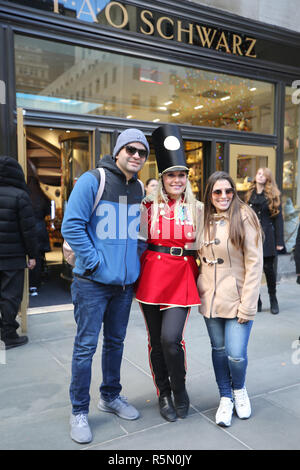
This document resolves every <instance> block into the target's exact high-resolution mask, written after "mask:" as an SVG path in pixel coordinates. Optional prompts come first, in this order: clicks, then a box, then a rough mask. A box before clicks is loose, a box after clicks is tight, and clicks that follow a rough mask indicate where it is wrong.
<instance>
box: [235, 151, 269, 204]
mask: <svg viewBox="0 0 300 470" xmlns="http://www.w3.org/2000/svg"><path fill="white" fill-rule="evenodd" d="M275 162H276V149H275V147H265V146H257V145H236V144H231V145H230V165H229V173H230V175H231V177H232V178H233V179H234V181H235V183H236V187H237V191H238V193H239V195H240V197H241V198H242V199H243V197H244V194H245V192H246V191H247V190H248V189H249V186H250V183H251V181H252V180H253V178H254V177H255V175H256V172H257V170H258V169H259V168H263V167H267V168H270V170H271V171H272V173H273V175H274V177H276V175H275Z"/></svg>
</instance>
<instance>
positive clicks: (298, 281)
mask: <svg viewBox="0 0 300 470" xmlns="http://www.w3.org/2000/svg"><path fill="white" fill-rule="evenodd" d="M296 282H297V284H300V276H297V279H296Z"/></svg>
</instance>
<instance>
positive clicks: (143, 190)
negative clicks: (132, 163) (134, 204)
mask: <svg viewBox="0 0 300 470" xmlns="http://www.w3.org/2000/svg"><path fill="white" fill-rule="evenodd" d="M137 180H138V182H139V183H140V185H141V188H142V195H143V196H144V194H145V188H144V183H143V182H142V181H141V180H139V179H137Z"/></svg>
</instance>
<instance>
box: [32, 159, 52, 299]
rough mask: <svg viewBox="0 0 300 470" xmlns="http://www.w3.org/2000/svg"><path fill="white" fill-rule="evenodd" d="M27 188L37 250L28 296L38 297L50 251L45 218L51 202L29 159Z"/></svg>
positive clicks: (49, 210) (48, 212)
mask: <svg viewBox="0 0 300 470" xmlns="http://www.w3.org/2000/svg"><path fill="white" fill-rule="evenodd" d="M27 186H28V188H29V195H30V199H31V202H32V206H33V212H34V217H35V230H36V236H37V241H38V250H39V253H38V256H37V258H36V266H35V268H34V269H32V270H31V271H30V273H29V292H30V295H32V296H36V295H38V289H39V287H40V284H41V279H42V273H43V268H44V262H45V253H46V252H48V251H51V250H50V241H49V234H48V231H47V226H46V222H45V217H46V216H47V215H50V213H51V201H50V199H49V198H48V197H47V196H46V194H44V192H43V191H42V189H41V186H40V182H39V177H38V174H37V171H36V168H35V166H34V165H33V163H32V162H31V161H30V160H29V159H28V167H27Z"/></svg>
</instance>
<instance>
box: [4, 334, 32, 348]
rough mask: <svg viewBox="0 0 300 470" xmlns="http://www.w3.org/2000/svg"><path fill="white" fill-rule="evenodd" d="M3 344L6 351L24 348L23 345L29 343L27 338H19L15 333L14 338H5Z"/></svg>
mask: <svg viewBox="0 0 300 470" xmlns="http://www.w3.org/2000/svg"><path fill="white" fill-rule="evenodd" d="M2 341H3V343H4V344H5V349H11V348H17V347H18V346H23V344H26V343H28V337H27V336H19V335H18V334H17V333H15V334H14V335H12V336H5V337H4V338H2Z"/></svg>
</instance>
